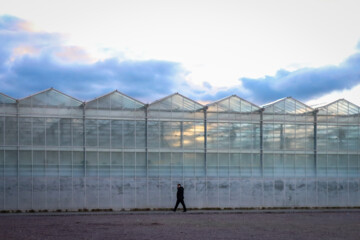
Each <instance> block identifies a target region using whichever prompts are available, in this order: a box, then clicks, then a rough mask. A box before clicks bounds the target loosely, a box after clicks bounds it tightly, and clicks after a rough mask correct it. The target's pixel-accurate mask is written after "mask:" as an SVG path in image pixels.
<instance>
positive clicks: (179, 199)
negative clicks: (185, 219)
mask: <svg viewBox="0 0 360 240" xmlns="http://www.w3.org/2000/svg"><path fill="white" fill-rule="evenodd" d="M176 199H177V200H176V204H175V208H174V209H173V211H174V212H176V209H177V207H178V206H179V203H181V205H182V206H183V209H184V210H183V212H186V206H185V203H184V188H183V187H182V186H181V184H180V183H179V184H178V185H177V193H176Z"/></svg>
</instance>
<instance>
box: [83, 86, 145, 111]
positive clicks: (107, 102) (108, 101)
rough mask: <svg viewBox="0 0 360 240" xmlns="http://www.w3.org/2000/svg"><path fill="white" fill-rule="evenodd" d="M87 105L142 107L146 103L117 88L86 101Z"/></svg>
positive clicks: (106, 107)
mask: <svg viewBox="0 0 360 240" xmlns="http://www.w3.org/2000/svg"><path fill="white" fill-rule="evenodd" d="M85 106H86V108H100V109H140V108H142V107H144V106H145V104H144V103H143V102H140V101H139V100H137V99H135V98H132V97H130V96H128V95H126V94H124V93H122V92H120V91H118V90H117V89H116V90H114V91H111V92H109V93H107V94H105V95H102V96H100V97H97V98H94V99H93V100H90V101H88V102H86V104H85Z"/></svg>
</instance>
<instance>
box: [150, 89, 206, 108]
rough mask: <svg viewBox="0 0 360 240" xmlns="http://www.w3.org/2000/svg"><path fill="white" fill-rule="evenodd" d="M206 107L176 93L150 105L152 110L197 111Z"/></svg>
mask: <svg viewBox="0 0 360 240" xmlns="http://www.w3.org/2000/svg"><path fill="white" fill-rule="evenodd" d="M203 108H204V106H203V105H202V104H200V103H198V102H196V101H194V100H192V99H190V98H188V97H185V96H183V95H182V94H180V93H178V92H176V93H173V94H171V95H169V96H166V97H163V98H161V99H159V100H156V101H154V102H152V103H151V104H149V109H150V110H172V111H196V110H199V109H203Z"/></svg>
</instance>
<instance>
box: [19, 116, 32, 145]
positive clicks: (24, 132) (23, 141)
mask: <svg viewBox="0 0 360 240" xmlns="http://www.w3.org/2000/svg"><path fill="white" fill-rule="evenodd" d="M31 125H32V119H31V118H19V135H20V138H19V142H20V145H27V146H28V145H32V137H31Z"/></svg>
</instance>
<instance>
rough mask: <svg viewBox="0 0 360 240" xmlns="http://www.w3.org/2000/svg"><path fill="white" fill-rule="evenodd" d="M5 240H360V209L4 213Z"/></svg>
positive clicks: (0, 217)
mask: <svg viewBox="0 0 360 240" xmlns="http://www.w3.org/2000/svg"><path fill="white" fill-rule="evenodd" d="M0 238H1V239H6V240H8V239H136V240H138V239H157V240H161V239H166V240H169V239H196V240H202V239H206V240H207V239H276V240H281V239H301V240H303V239H306V240H311V239H316V240H318V239H326V240H332V239H339V240H340V239H341V240H344V239H354V240H355V239H356V240H359V239H360V211H359V210H334V211H330V210H329V211H324V210H321V211H306V210H305V211H289V210H286V211H189V212H186V213H183V212H181V211H178V212H176V213H173V212H170V211H148V212H111V213H105V212H104V213H43V214H40V213H27V214H19V213H18V214H9V213H5V214H0Z"/></svg>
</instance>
